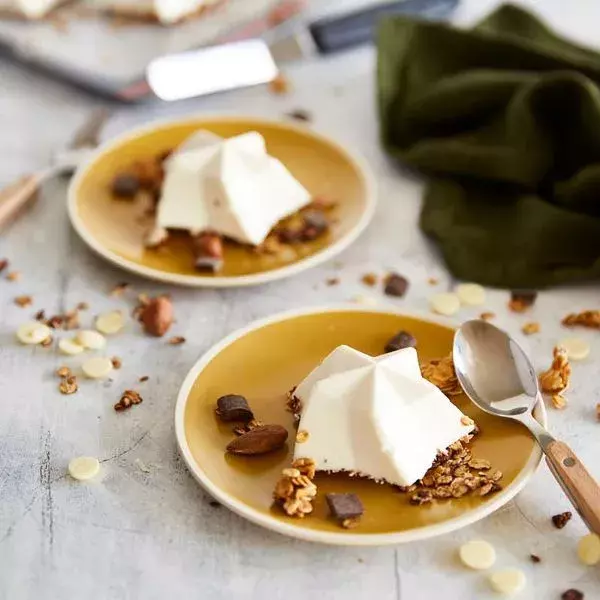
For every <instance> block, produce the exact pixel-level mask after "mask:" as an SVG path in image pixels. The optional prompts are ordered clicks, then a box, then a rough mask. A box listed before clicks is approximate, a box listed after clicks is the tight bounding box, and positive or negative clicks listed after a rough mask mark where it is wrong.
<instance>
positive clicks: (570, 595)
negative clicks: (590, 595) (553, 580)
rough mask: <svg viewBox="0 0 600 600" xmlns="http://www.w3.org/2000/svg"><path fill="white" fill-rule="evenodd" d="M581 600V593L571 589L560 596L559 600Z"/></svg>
mask: <svg viewBox="0 0 600 600" xmlns="http://www.w3.org/2000/svg"><path fill="white" fill-rule="evenodd" d="M583 599H584V595H583V592H580V591H579V590H576V589H573V588H571V589H570V590H567V591H566V592H563V593H562V596H561V600H583Z"/></svg>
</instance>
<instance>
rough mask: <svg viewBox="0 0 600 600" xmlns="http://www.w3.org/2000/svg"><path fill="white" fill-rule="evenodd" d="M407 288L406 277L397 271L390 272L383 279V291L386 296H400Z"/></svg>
mask: <svg viewBox="0 0 600 600" xmlns="http://www.w3.org/2000/svg"><path fill="white" fill-rule="evenodd" d="M407 289H408V279H406V277H402V275H398V273H390V274H389V275H388V276H387V278H386V280H385V288H384V290H383V291H384V293H385V294H386V295H387V296H396V297H398V298H401V297H402V296H404V294H406V290H407Z"/></svg>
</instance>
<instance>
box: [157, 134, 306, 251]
mask: <svg viewBox="0 0 600 600" xmlns="http://www.w3.org/2000/svg"><path fill="white" fill-rule="evenodd" d="M310 202H311V195H310V194H309V192H308V191H307V190H306V188H304V186H302V184H300V183H299V182H298V181H297V180H296V179H295V178H294V176H293V175H292V174H291V173H290V172H289V171H288V170H287V168H286V167H285V166H284V165H283V163H281V162H280V161H279V160H277V159H276V158H273V157H272V156H269V154H268V153H267V149H266V145H265V140H264V138H263V137H262V136H261V135H260V134H259V133H256V132H250V133H245V134H243V135H239V136H236V137H233V138H229V139H223V138H220V137H219V136H216V135H214V134H212V133H209V132H206V131H200V132H197V133H196V134H194V135H193V136H192V137H191V138H189V139H188V140H186V142H184V143H183V144H182V145H181V146H180V147H179V148H178V149H177V151H176V152H175V153H174V154H173V155H172V156H171V157H170V158H169V159H168V160H167V161H166V172H165V179H164V182H163V188H162V194H161V198H160V201H159V204H158V212H157V222H156V225H157V227H159V228H173V229H187V230H189V231H191V232H200V231H203V230H212V231H216V232H217V233H220V234H222V235H225V236H227V237H230V238H232V239H234V240H237V241H238V242H242V243H247V244H252V245H259V244H261V243H262V242H263V241H264V240H265V238H266V237H267V234H268V233H269V231H271V229H272V228H273V226H274V225H275V224H276V223H277V222H278V221H280V220H281V219H283V218H284V217H287V216H289V215H291V214H293V213H295V212H296V211H298V210H299V209H301V208H303V207H304V206H306V205H308V204H309V203H310Z"/></svg>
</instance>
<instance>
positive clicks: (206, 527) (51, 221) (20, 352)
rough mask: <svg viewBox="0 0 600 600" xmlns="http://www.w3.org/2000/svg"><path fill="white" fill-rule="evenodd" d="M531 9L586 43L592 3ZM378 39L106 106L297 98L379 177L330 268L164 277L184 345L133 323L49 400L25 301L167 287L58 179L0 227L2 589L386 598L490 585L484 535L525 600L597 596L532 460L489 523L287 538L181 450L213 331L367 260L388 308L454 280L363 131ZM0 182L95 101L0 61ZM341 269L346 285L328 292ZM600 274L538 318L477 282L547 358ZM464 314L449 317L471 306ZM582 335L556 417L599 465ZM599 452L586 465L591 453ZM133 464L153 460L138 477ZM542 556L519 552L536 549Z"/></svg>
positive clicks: (46, 353)
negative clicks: (75, 465)
mask: <svg viewBox="0 0 600 600" xmlns="http://www.w3.org/2000/svg"><path fill="white" fill-rule="evenodd" d="M495 4H497V2H494V1H493V0H485V1H479V2H477V1H475V0H473V1H466V2H464V3H463V5H462V7H461V9H460V11H459V14H458V15H457V20H458V21H462V22H467V21H470V20H472V19H474V18H476V17H477V16H478V15H480V14H483V13H484V12H486V11H487V10H489V9H490V7H492V6H493V5H495ZM527 4H535V5H536V6H537V7H538V8H539V9H540V10H541V11H542V12H544V13H545V14H546V15H547V16H548V17H549V19H550V20H551V21H552V22H553V23H554V24H555V25H557V26H558V27H559V28H562V30H564V31H565V32H567V33H569V34H571V35H574V36H577V37H578V38H579V39H581V40H582V41H593V36H594V33H595V29H596V30H597V22H598V17H600V5H598V4H596V3H593V2H592V1H591V0H590V1H585V0H578V1H576V2H571V3H568V7H567V4H566V3H564V2H561V1H560V0H545V1H544V2H528V3H527ZM373 62H374V53H373V51H372V49H368V48H367V49H361V50H357V51H354V52H350V53H347V54H344V55H343V56H338V57H335V58H332V59H328V60H326V61H322V62H308V63H306V64H302V65H297V66H295V67H294V68H292V69H290V70H289V76H290V78H291V80H292V81H293V83H294V91H293V92H292V93H291V94H290V95H288V96H282V97H274V96H272V95H270V94H269V93H268V92H267V91H266V90H265V89H262V88H256V89H251V90H243V91H238V92H234V93H231V94H227V95H221V96H215V97H211V98H205V99H198V100H192V101H188V102H182V103H179V104H176V105H173V106H167V105H160V104H150V105H146V106H143V107H136V108H123V107H122V108H119V109H117V110H116V111H115V113H114V116H113V119H112V120H111V122H110V123H109V124H108V126H107V128H106V131H105V133H104V137H106V138H109V137H111V136H113V135H115V134H116V133H118V132H121V131H123V130H125V129H127V128H128V127H131V126H133V125H137V124H141V123H147V122H149V121H151V120H152V119H155V118H161V117H166V116H175V115H183V114H190V113H196V112H197V113H201V112H222V111H225V112H230V113H236V112H237V113H245V114H252V115H265V116H269V117H277V116H282V115H283V114H284V113H285V112H286V111H288V110H291V109H294V108H304V109H307V110H309V111H310V112H312V114H313V115H314V122H313V124H312V126H313V127H314V128H315V129H317V130H319V131H321V132H323V133H326V134H329V135H331V136H333V137H334V138H336V139H338V140H340V141H342V142H343V143H345V144H347V145H348V146H349V147H352V148H354V149H356V150H357V151H359V152H360V153H362V155H363V156H364V157H365V158H366V159H367V160H368V161H369V163H370V164H371V166H372V168H373V170H374V172H375V174H376V177H377V180H378V184H379V202H380V203H379V207H378V210H377V214H376V216H375V219H374V221H373V223H372V225H371V226H370V228H369V229H368V231H367V232H366V233H365V234H364V235H363V236H362V237H361V239H360V240H359V241H358V242H357V243H356V244H355V245H354V246H352V247H351V248H350V249H349V250H347V251H346V252H345V253H344V254H343V255H342V256H341V257H340V260H341V261H342V263H343V266H342V267H341V268H339V269H336V267H335V266H334V264H333V262H332V263H329V264H325V265H323V266H321V267H319V268H316V269H314V270H311V271H309V272H306V273H304V274H302V275H299V276H297V277H295V278H293V279H290V280H287V281H283V282H277V283H273V284H269V285H265V286H262V287H257V288H253V289H241V290H227V291H216V290H185V289H173V288H169V289H168V291H169V292H170V293H172V295H173V298H174V302H175V305H176V315H177V325H176V326H175V327H174V329H173V334H181V335H184V336H186V337H187V339H188V342H187V343H186V344H185V345H183V346H180V347H168V346H165V344H164V343H163V342H160V341H156V340H154V341H153V340H149V339H148V338H145V337H144V336H143V335H142V334H141V333H140V332H139V330H138V328H137V327H135V326H133V325H131V326H130V327H128V328H127V329H126V331H125V332H124V333H122V334H120V335H118V336H116V337H114V338H112V339H111V340H110V342H109V347H108V352H109V353H110V354H111V355H112V354H115V355H118V356H120V357H121V358H122V360H123V368H122V369H121V370H120V371H117V372H115V377H114V382H113V383H112V384H111V383H101V382H82V385H81V389H80V392H79V393H78V394H77V395H75V396H70V397H69V396H62V395H61V394H59V393H58V391H57V387H56V384H57V381H56V378H55V376H54V375H53V372H54V370H55V369H56V367H57V366H59V365H60V364H63V363H65V362H68V363H69V364H76V363H77V362H78V361H77V359H70V360H69V361H65V359H64V358H63V357H61V356H60V355H58V354H57V351H56V350H55V349H54V348H53V349H43V348H31V347H23V346H19V345H18V344H17V343H16V342H15V341H14V331H15V329H16V327H17V325H18V324H19V323H21V322H22V321H24V320H26V319H27V318H29V317H30V315H32V314H33V313H34V312H35V310H37V309H40V308H44V309H46V311H47V312H48V313H53V312H59V311H61V310H64V309H68V308H71V307H73V306H74V305H75V304H76V303H77V302H79V301H82V300H84V301H86V302H88V303H89V304H90V306H91V308H90V310H89V311H88V313H85V314H84V317H83V318H84V322H85V320H86V319H87V320H89V321H90V322H91V318H92V316H93V315H94V314H98V313H100V312H102V311H104V310H107V309H110V308H111V307H122V306H123V304H124V300H117V299H114V298H111V297H109V296H108V291H109V290H110V289H111V288H112V286H113V285H114V284H116V283H117V282H119V281H123V280H126V281H129V282H130V283H131V284H132V287H133V288H134V290H135V291H136V292H142V291H147V292H150V293H157V292H161V291H166V290H167V288H166V287H161V286H158V285H154V284H152V283H151V282H147V281H144V280H141V279H136V278H135V277H131V276H129V275H128V274H125V273H123V272H120V271H118V270H116V269H114V268H113V267H111V266H109V265H107V264H105V263H104V262H103V261H102V260H100V259H99V258H97V257H96V256H94V255H92V254H91V252H90V251H89V250H88V249H87V248H86V247H85V246H84V245H83V243H82V242H81V241H80V240H79V239H78V238H77V237H76V236H75V234H74V233H73V231H72V230H71V227H70V225H69V223H68V220H67V215H66V210H65V190H66V183H65V182H64V181H61V180H57V181H55V182H52V183H51V184H49V185H48V186H47V187H46V189H45V190H44V193H43V195H42V197H41V198H40V200H39V202H38V203H37V204H36V205H35V206H34V207H33V208H32V210H31V211H29V212H28V213H27V214H26V215H24V216H23V217H22V218H21V219H20V220H19V221H18V222H16V223H15V224H14V225H13V226H12V227H11V228H10V230H9V231H7V232H6V233H4V234H3V236H2V238H0V257H3V256H6V257H7V258H9V259H10V260H11V263H12V267H13V268H14V269H17V270H19V271H20V272H21V273H22V279H21V281H19V282H13V283H11V282H7V281H4V280H2V281H0V374H1V377H0V403H1V405H2V406H1V410H0V415H1V416H0V598H1V599H7V600H8V599H11V600H12V599H15V598H19V599H28V598H32V599H33V598H35V599H53V598H63V599H68V598H79V597H84V598H94V599H95V598H110V599H113V598H114V599H116V600H122V599H138V598H143V599H146V600H151V599H159V598H165V597H167V596H171V597H181V598H206V599H209V600H213V599H214V600H221V599H223V600H225V599H229V598H240V599H251V598H285V599H286V600H295V599H300V598H309V597H311V596H313V595H318V597H319V598H321V599H322V600H330V599H331V600H334V599H335V600H337V599H341V598H350V599H353V600H359V599H363V598H371V597H377V598H379V599H381V600H388V599H389V600H392V599H394V600H398V599H403V600H408V599H409V598H419V599H422V600H433V599H434V598H439V597H440V596H443V597H445V598H447V599H449V600H459V599H460V600H465V599H475V598H476V599H485V598H491V597H492V595H491V594H490V593H489V592H488V591H487V585H486V583H485V578H484V576H483V575H481V574H478V573H474V572H466V571H465V570H464V569H461V568H460V566H459V565H457V563H456V560H455V558H454V552H455V548H456V546H457V545H458V543H460V542H461V541H464V540H467V539H471V538H485V539H488V540H490V541H491V542H493V543H494V544H495V546H496V548H497V550H498V554H499V559H498V565H499V566H504V565H516V566H520V567H521V568H523V569H524V570H525V571H526V572H527V576H528V581H529V583H528V588H527V590H526V591H525V592H524V593H523V594H521V597H523V598H528V599H530V600H542V599H543V600H549V599H553V598H559V597H560V592H562V591H563V590H565V589H566V588H568V587H578V588H580V589H582V590H583V591H584V592H586V598H587V597H589V598H593V597H596V596H595V595H598V594H599V592H598V590H600V587H599V586H600V572H599V571H598V569H592V568H587V569H586V568H584V567H582V566H581V565H580V564H579V563H578V562H577V559H576V557H575V545H576V541H577V539H578V537H579V536H580V535H582V534H583V533H584V527H583V525H582V524H581V522H580V521H579V519H578V518H574V519H573V522H571V523H570V524H569V525H568V526H567V528H565V529H564V530H562V531H557V530H555V529H554V528H553V527H552V525H551V523H550V516H551V515H553V514H555V513H557V512H560V511H563V510H567V509H568V508H569V505H568V502H567V500H566V499H565V498H564V497H563V495H562V493H561V491H560V489H559V487H558V486H557V485H556V483H555V482H554V480H553V478H552V477H551V475H550V474H549V473H548V471H547V469H546V468H545V467H543V468H541V469H540V470H539V472H538V473H537V474H536V475H535V477H534V478H533V479H532V481H531V483H530V484H529V485H528V486H527V488H526V489H525V490H524V491H523V492H522V493H521V494H520V495H519V496H518V498H517V499H516V500H515V501H513V502H511V503H510V504H508V505H507V506H506V507H505V508H503V509H502V510H500V511H498V512H497V513H496V514H494V515H493V516H491V517H489V518H487V519H485V520H484V521H482V522H480V523H478V524H476V525H474V526H472V527H469V528H467V529H465V530H462V531H460V532H456V533H454V534H452V535H448V536H444V537H441V538H439V539H434V540H430V541H426V542H422V543H414V544H411V545H410V546H400V547H388V548H379V549H377V548H374V549H361V548H336V547H326V546H318V545H313V544H308V543H303V542H299V541H295V540H291V539H286V538H284V537H281V536H279V535H276V534H273V533H270V532H268V531H265V530H263V529H260V528H258V527H256V526H253V525H251V524H249V523H247V522H245V521H244V520H243V519H241V518H240V517H237V516H235V515H234V514H232V513H230V512H229V511H228V510H227V509H225V508H213V507H211V506H210V505H209V500H210V499H209V498H208V497H207V496H206V494H205V493H203V491H202V490H201V489H200V488H199V486H198V485H197V484H196V483H195V482H194V480H193V479H192V478H191V476H190V475H189V474H188V472H187V471H186V469H185V468H184V466H183V464H182V461H181V460H180V458H179V457H178V452H177V449H176V445H175V439H174V432H173V409H174V402H175V397H176V394H177V391H178V388H179V385H180V383H181V382H182V380H183V377H184V376H185V374H186V372H187V371H188V369H189V368H190V367H191V366H192V365H193V363H194V362H195V361H196V359H197V358H198V357H199V356H200V355H201V354H202V352H204V351H205V350H206V349H208V348H209V347H210V346H211V345H212V344H213V343H215V342H216V341H218V340H219V339H221V338H222V337H223V336H224V335H225V334H228V333H230V332H231V331H233V330H235V329H236V328H238V327H240V326H243V325H245V324H247V323H248V322H250V321H251V320H253V319H256V318H259V317H264V316H267V315H270V314H273V313H276V312H278V311H281V310H285V309H290V308H294V307H300V306H308V305H317V304H324V303H327V302H339V301H347V300H349V299H351V298H352V297H353V296H355V295H356V294H366V295H371V296H374V297H376V298H378V300H380V301H382V302H383V301H384V300H383V298H382V297H380V296H379V293H378V292H373V291H372V290H369V289H367V288H364V286H362V285H361V283H360V281H359V279H360V275H361V274H363V273H364V272H367V271H376V272H379V273H384V272H386V271H387V270H390V269H393V270H396V271H398V272H400V273H402V274H404V275H405V276H407V277H408V278H409V279H410V281H411V288H410V291H409V293H408V295H407V296H406V298H404V299H402V300H396V301H389V299H388V300H387V301H388V302H390V304H391V305H393V306H394V307H395V308H397V309H406V310H410V309H418V310H424V309H425V308H426V303H427V298H428V296H429V295H430V294H431V293H432V292H433V288H432V287H431V286H429V285H428V284H427V283H426V281H427V278H428V277H432V276H433V277H437V278H439V280H440V284H439V286H438V288H437V289H441V288H444V289H446V288H449V287H451V286H452V285H453V283H454V282H453V281H452V280H451V278H450V277H449V276H448V275H447V273H446V272H445V270H444V267H443V265H442V264H441V262H440V260H439V258H438V256H437V255H436V253H435V251H434V249H433V248H432V247H431V246H430V245H429V244H428V243H427V242H426V240H424V238H423V237H422V235H421V233H420V232H419V231H418V229H417V226H416V223H417V217H418V213H419V205H420V192H421V189H422V184H421V182H420V181H419V180H418V179H416V178H414V177H413V176H412V175H410V174H408V173H406V172H403V171H401V170H399V169H398V168H397V167H396V166H394V165H392V164H391V163H390V162H389V161H388V160H387V159H386V158H385V156H384V155H383V154H382V152H381V150H380V148H379V145H378V141H377V124H376V114H375V103H374V88H373ZM0 82H1V83H0V124H1V127H2V161H1V163H0V183H7V182H8V181H10V180H11V178H13V177H15V176H17V175H19V174H21V173H25V172H29V171H31V170H33V169H35V168H38V167H42V166H44V165H45V164H46V163H47V161H48V160H49V157H50V155H51V153H52V152H53V151H54V150H56V149H58V148H60V147H61V145H63V144H64V143H66V142H67V140H68V139H69V137H70V136H71V135H72V132H73V130H74V129H75V128H76V127H77V126H78V125H79V124H80V123H81V122H82V121H83V120H84V119H85V116H86V115H87V114H88V113H89V111H90V110H91V108H92V107H94V106H98V102H97V101H94V100H93V99H90V98H89V97H88V96H85V95H83V94H80V93H78V92H75V91H73V90H71V89H68V88H66V87H62V86H61V85H59V84H56V83H53V82H51V81H49V80H46V79H42V78H40V77H37V76H34V75H32V74H29V73H26V72H24V71H22V70H20V69H19V68H17V67H16V66H14V65H11V64H9V63H7V62H0ZM334 273H335V274H337V275H339V276H340V277H341V280H342V283H341V285H339V286H337V287H327V286H326V285H325V280H326V279H327V278H328V277H330V276H332V275H333V274H334ZM598 292H599V287H598V286H597V285H590V286H578V287H566V288H561V289H556V290H552V291H548V292H544V293H542V294H541V295H540V297H539V300H538V302H537V304H536V306H535V308H534V309H533V310H532V312H531V313H530V314H529V315H527V316H526V317H525V316H515V315H512V314H509V313H508V311H507V309H506V300H507V294H506V292H502V291H492V290H490V291H489V293H488V302H487V304H486V308H489V309H490V310H492V311H494V312H496V313H497V314H498V322H500V323H501V324H505V325H508V326H510V327H513V328H515V329H518V326H519V324H521V323H522V322H524V321H525V320H526V319H529V318H531V319H534V320H539V321H540V322H541V324H542V332H541V333H540V334H538V335H536V336H532V337H531V338H529V339H528V343H529V345H530V349H531V352H532V354H533V356H534V357H535V359H536V362H537V364H538V366H540V367H542V366H545V365H546V363H547V362H548V359H549V356H550V352H551V348H552V346H553V344H554V343H555V342H556V341H557V340H559V339H560V337H561V336H562V335H563V331H561V328H560V326H559V322H560V318H561V317H562V316H563V315H564V314H566V313H567V312H570V311H573V310H578V309H586V308H598V297H599V296H598ZM20 294H30V295H32V296H33V298H34V306H33V307H30V308H27V309H22V308H19V307H17V306H15V305H14V304H13V298H14V297H15V296H17V295H20ZM478 312H479V311H478V310H473V311H463V312H461V315H460V317H461V318H468V317H469V316H472V315H474V314H477V313H478ZM581 336H582V337H585V338H586V339H589V340H590V342H591V344H592V355H591V357H590V358H589V359H588V360H587V361H585V362H583V363H579V364H576V365H574V373H573V384H572V389H571V391H570V393H569V400H570V405H569V407H568V409H567V410H565V411H563V412H557V411H552V410H550V415H549V416H550V425H551V428H552V429H553V430H554V431H555V432H556V434H557V435H558V436H562V437H564V439H566V440H567V441H568V442H569V443H570V444H571V445H572V446H573V448H574V450H575V451H576V452H577V453H579V454H580V456H581V458H582V459H583V460H584V461H586V462H587V463H588V465H589V466H590V468H591V470H592V471H593V472H594V473H595V475H596V476H599V475H600V467H599V466H598V463H597V457H598V449H599V446H600V441H599V440H600V438H599V429H598V428H599V427H600V425H599V424H598V423H597V422H596V421H595V417H594V407H595V405H596V403H597V402H598V401H600V392H599V388H598V381H599V380H600V361H598V359H597V357H598V356H599V353H600V339H599V337H598V334H597V333H594V332H586V331H582V332H581ZM141 375H150V381H148V382H147V383H146V384H141V385H140V389H141V390H142V391H143V393H144V397H145V401H144V403H143V404H142V405H141V406H139V407H137V408H135V409H134V410H131V411H129V412H127V413H125V414H117V413H115V411H114V410H113V408H112V406H113V404H114V402H115V401H116V400H117V399H118V395H119V392H120V391H122V390H123V389H124V388H125V387H129V386H132V385H133V384H134V383H135V382H136V381H137V378H138V377H139V376H141ZM82 454H85V455H93V456H98V457H99V458H100V459H101V460H102V477H101V478H99V479H98V480H97V481H94V482H92V483H89V484H85V485H82V484H78V483H77V482H74V481H72V480H70V478H68V477H67V476H66V475H65V469H66V465H67V463H68V461H69V460H70V459H71V458H72V457H73V456H78V455H82ZM594 461H595V462H594ZM142 467H144V468H146V470H148V471H149V472H144V470H142ZM532 552H533V553H535V554H538V555H540V556H541V557H542V562H541V563H540V564H539V565H532V564H530V562H529V559H528V556H529V554H530V553H532Z"/></svg>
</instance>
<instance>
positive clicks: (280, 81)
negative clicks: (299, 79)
mask: <svg viewBox="0 0 600 600" xmlns="http://www.w3.org/2000/svg"><path fill="white" fill-rule="evenodd" d="M290 87H291V85H290V82H289V80H288V79H287V78H286V77H285V75H283V73H279V75H277V76H276V77H275V79H273V80H271V82H270V83H269V90H270V91H271V92H272V93H273V94H277V95H278V96H282V95H284V94H288V93H289V91H290Z"/></svg>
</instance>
